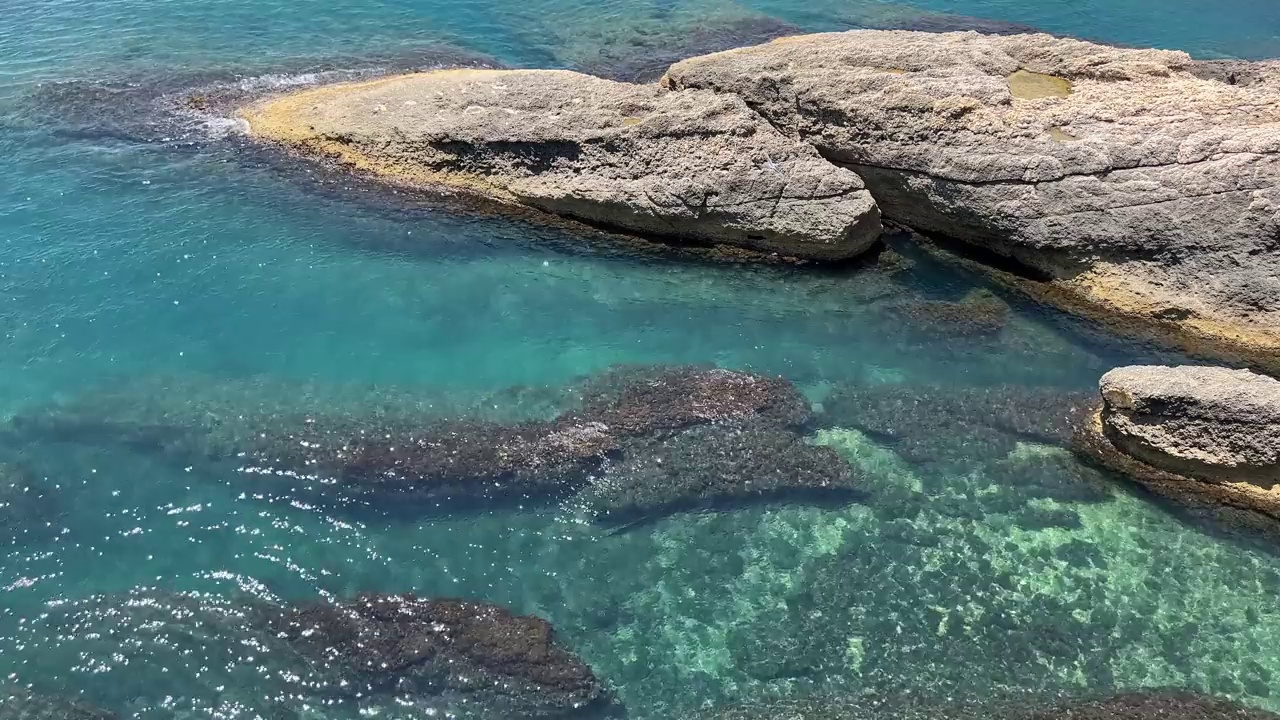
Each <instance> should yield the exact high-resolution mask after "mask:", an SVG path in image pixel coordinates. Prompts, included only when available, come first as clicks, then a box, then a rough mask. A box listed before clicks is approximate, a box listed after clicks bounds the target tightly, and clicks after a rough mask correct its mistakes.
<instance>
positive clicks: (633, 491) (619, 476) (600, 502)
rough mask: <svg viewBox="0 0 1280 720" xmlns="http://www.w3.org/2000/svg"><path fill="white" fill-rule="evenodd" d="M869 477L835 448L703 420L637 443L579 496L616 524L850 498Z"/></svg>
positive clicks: (761, 427) (765, 428)
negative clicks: (679, 514) (761, 505)
mask: <svg viewBox="0 0 1280 720" xmlns="http://www.w3.org/2000/svg"><path fill="white" fill-rule="evenodd" d="M864 492H865V488H864V486H863V484H862V478H860V477H857V476H855V474H854V473H853V470H852V468H851V467H850V466H849V464H848V463H847V462H845V461H844V460H843V459H841V457H840V456H839V455H838V454H837V453H836V451H835V450H833V449H831V448H829V447H822V446H817V445H811V444H809V443H807V442H805V441H804V439H803V438H801V437H800V436H799V435H797V434H795V433H794V432H790V431H787V430H784V429H779V428H776V427H770V426H769V425H767V424H762V423H747V424H720V425H703V426H699V427H695V428H691V429H689V430H686V431H684V432H682V433H679V434H677V435H675V436H673V437H670V438H667V439H663V440H657V441H653V440H647V441H639V442H636V443H634V444H633V445H632V446H631V447H629V448H628V449H627V452H626V454H625V456H624V457H623V459H622V460H620V461H618V462H616V463H613V464H611V465H610V466H609V467H608V468H607V469H606V470H605V472H604V473H603V475H602V476H601V477H600V478H599V479H597V480H595V481H593V482H592V484H591V486H590V487H588V488H586V489H584V490H583V492H582V493H581V495H580V496H579V497H578V500H579V501H580V502H582V503H583V504H584V505H586V507H587V508H588V509H590V510H592V511H593V512H594V513H595V514H596V516H597V517H599V518H600V519H602V520H605V521H608V522H627V521H634V520H640V519H644V518H654V517H660V516H662V515H666V514H670V513H672V512H676V511H681V510H699V509H717V508H721V507H725V506H729V507H736V506H740V505H742V504H744V503H750V502H753V501H755V502H762V501H790V502H807V503H816V504H822V503H826V502H831V503H839V504H845V503H848V502H851V501H853V500H856V499H858V498H859V497H860V496H861V495H862V494H863V493H864Z"/></svg>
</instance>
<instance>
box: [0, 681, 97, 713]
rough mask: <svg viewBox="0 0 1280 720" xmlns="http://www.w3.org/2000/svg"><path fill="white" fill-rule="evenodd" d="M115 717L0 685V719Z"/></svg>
mask: <svg viewBox="0 0 1280 720" xmlns="http://www.w3.org/2000/svg"><path fill="white" fill-rule="evenodd" d="M118 717H119V716H118V715H116V714H115V713H112V712H107V711H106V710H100V709H98V708H95V707H92V706H90V705H86V704H84V703H82V702H79V701H74V700H64V699H62V698H54V697H49V696H45V695H36V694H34V693H31V692H30V691H28V690H26V689H24V688H19V687H12V686H0V720H117V718H118Z"/></svg>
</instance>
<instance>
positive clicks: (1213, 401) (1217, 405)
mask: <svg viewBox="0 0 1280 720" xmlns="http://www.w3.org/2000/svg"><path fill="white" fill-rule="evenodd" d="M1100 388H1101V391H1102V398H1103V401H1104V402H1105V403H1106V405H1105V409H1104V411H1103V418H1102V419H1103V422H1104V423H1105V425H1106V428H1107V432H1108V434H1109V436H1110V437H1111V438H1112V439H1113V440H1114V441H1116V443H1117V445H1119V446H1120V447H1122V448H1124V450H1125V451H1127V452H1129V453H1130V454H1132V455H1136V456H1138V457H1140V458H1142V459H1143V460H1146V461H1148V462H1150V463H1151V464H1153V465H1159V466H1162V467H1166V468H1168V469H1171V470H1176V471H1178V472H1182V473H1185V474H1187V475H1194V476H1197V477H1203V478H1204V479H1206V480H1211V481H1212V480H1225V481H1232V480H1247V481H1251V482H1255V483H1265V484H1267V485H1270V484H1273V483H1275V482H1277V481H1280V381H1277V380H1275V379H1273V378H1270V377H1267V376H1265V375H1258V374H1256V373H1253V372H1250V371H1248V370H1228V369H1226V368H1217V367H1193V366H1184V367H1160V366H1152V367H1124V368H1119V369H1116V370H1112V371H1111V372H1109V373H1107V374H1106V375H1104V376H1103V377H1102V382H1101V383H1100Z"/></svg>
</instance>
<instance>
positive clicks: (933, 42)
mask: <svg viewBox="0 0 1280 720" xmlns="http://www.w3.org/2000/svg"><path fill="white" fill-rule="evenodd" d="M241 117H242V118H243V119H245V120H246V121H247V123H248V126H249V128H250V134H251V135H252V136H254V137H256V138H258V139H259V140H262V141H264V142H267V143H270V144H274V145H277V146H283V147H285V148H287V149H289V150H290V151H292V152H296V153H298V154H300V155H302V156H304V157H310V158H324V159H328V160H336V161H337V163H339V165H341V166H343V167H346V168H349V169H351V170H354V171H356V172H358V173H360V174H363V175H367V176H371V177H373V178H374V179H376V180H378V181H381V182H385V183H390V184H392V185H394V186H397V187H401V188H406V187H407V188H412V189H417V190H424V191H425V190H431V191H435V192H446V193H454V194H458V195H461V196H464V197H472V196H474V197H481V198H484V199H487V200H490V201H496V202H498V203H505V204H508V205H511V206H515V207H521V208H527V209H532V210H535V211H541V212H545V213H548V214H550V215H554V216H559V217H563V218H569V219H571V220H576V221H582V222H585V223H587V224H589V225H593V226H597V227H603V228H607V229H611V230H622V231H624V232H629V233H633V234H638V235H641V236H645V237H654V238H658V239H662V240H665V241H670V242H675V243H687V244H694V245H701V246H711V247H719V248H734V249H742V250H746V251H749V252H755V253H770V254H773V255H777V256H788V257H797V258H800V259H804V260H811V261H832V260H840V259H847V258H850V257H855V256H857V255H859V254H861V253H864V252H865V251H866V250H868V249H869V248H870V247H872V246H873V245H874V244H875V243H876V241H877V239H878V237H879V234H880V232H881V216H882V215H883V217H884V219H885V220H887V221H891V222H892V223H893V224H894V225H897V226H903V227H906V228H909V229H910V230H912V231H914V232H915V233H918V235H917V237H918V238H919V239H920V240H921V241H922V242H923V243H925V244H932V243H934V241H935V240H937V241H938V242H941V243H947V244H950V245H951V246H953V247H958V248H959V249H960V252H961V253H962V254H970V255H972V256H973V257H975V258H977V261H976V262H974V263H970V264H976V265H978V266H980V267H981V266H983V265H986V266H988V267H989V268H990V270H991V272H992V273H993V274H995V275H997V276H998V277H999V279H1000V280H1002V281H1003V282H1005V283H1006V284H1007V285H1011V286H1014V287H1017V288H1018V289H1020V290H1023V291H1024V292H1025V293H1026V294H1028V295H1031V296H1032V297H1034V298H1036V299H1038V300H1041V301H1044V302H1048V303H1050V304H1053V305H1056V306H1058V307H1059V308H1062V309H1064V310H1067V311H1068V312H1070V313H1073V314H1077V315H1082V316H1086V317H1090V318H1093V319H1098V320H1102V321H1104V322H1106V323H1107V324H1109V325H1111V326H1113V327H1117V326H1118V327H1119V328H1120V329H1121V330H1122V331H1125V332H1132V333H1135V334H1139V335H1145V336H1150V337H1156V338H1159V339H1161V340H1163V341H1165V342H1168V343H1171V344H1175V345H1178V346H1180V347H1182V348H1184V349H1186V350H1189V351H1191V352H1192V353H1193V354H1196V355H1198V356H1207V357H1212V358H1219V359H1223V360H1226V361H1230V362H1235V363H1240V364H1244V365H1246V366H1251V367H1254V368H1257V369H1259V370H1262V371H1264V372H1270V373H1273V374H1274V373H1277V372H1280V62H1276V61H1265V62H1253V63H1249V62H1239V61H1232V62H1209V61H1197V60H1193V59H1192V58H1191V57H1189V56H1188V55H1187V54H1185V53H1182V52H1174V51H1165V50H1151V49H1122V48H1116V47H1110V46H1105V45H1098V44H1094V43H1089V42H1084V41H1080V40H1073V39H1066V38H1059V37H1053V36H1050V35H1044V34H1037V33H1014V34H1003V35H1001V34H991V35H984V34H979V33H976V32H952V33H928V32H912V31H878V30H860V31H850V32H842V33H826V34H818V35H800V36H791V37H783V38H779V39H776V40H773V41H771V42H767V43H764V44H761V45H756V46H751V47H743V48H738V49H733V50H727V51H722V52H717V53H713V54H710V55H703V56H698V57H693V58H690V59H687V60H683V61H680V62H677V63H675V64H674V65H672V66H671V67H670V68H669V69H668V70H667V71H666V73H665V74H664V75H663V76H662V78H661V80H660V81H659V82H658V83H651V84H628V83H622V82H616V81H610V80H604V79H600V78H595V77H590V76H587V75H580V74H577V73H571V72H565V71H553V70H518V71H495V70H479V71H477V70H462V71H443V72H432V73H419V74H413V75H402V76H394V77H390V78H385V79H381V80H376V81H371V82H360V83H351V84H345V85H333V86H327V87H320V88H313V89H308V90H302V91H299V92H294V93H289V94H286V95H283V96H280V97H275V98H268V99H266V100H263V101H260V102H258V103H255V104H253V105H251V106H249V107H247V108H244V109H242V111H241ZM935 249H936V248H935ZM1000 309H1001V308H999V307H997V306H996V305H992V306H991V307H990V308H988V307H987V306H986V305H982V304H980V303H975V304H974V307H973V308H972V313H971V314H972V316H973V322H974V323H975V325H974V328H973V330H974V332H979V333H980V332H983V331H984V328H985V327H986V326H984V325H982V323H983V322H988V324H989V325H990V326H991V327H995V328H998V327H999V325H1000V322H1001V319H1000V314H999V311H1000ZM914 311H916V312H928V311H930V308H928V307H921V308H915V309H914ZM988 319H989V321H988ZM1117 372H1118V373H1120V374H1119V375H1117V374H1114V373H1113V374H1112V375H1110V376H1108V378H1106V379H1104V382H1103V388H1102V389H1103V395H1104V397H1105V398H1106V400H1105V402H1104V404H1103V407H1102V409H1101V410H1100V411H1098V412H1097V413H1095V415H1094V416H1093V417H1092V418H1091V419H1088V418H1086V419H1084V420H1080V419H1079V418H1080V415H1081V413H1080V412H1079V408H1080V407H1082V404H1081V403H1080V402H1076V401H1074V400H1072V401H1070V402H1068V403H1067V406H1064V407H1063V408H1061V412H1060V413H1056V415H1057V417H1055V419H1054V420H1053V421H1047V422H1048V425H1045V426H1044V427H1036V428H1032V435H1033V436H1034V434H1035V433H1037V432H1049V433H1051V434H1054V435H1055V436H1062V435H1064V433H1063V432H1062V430H1061V428H1057V426H1059V425H1064V423H1066V422H1067V421H1068V420H1074V425H1075V427H1076V428H1077V430H1076V440H1075V443H1076V445H1077V449H1078V450H1079V451H1080V452H1081V453H1082V454H1083V455H1084V456H1086V457H1088V458H1091V459H1092V460H1094V461H1096V462H1099V463H1101V464H1102V465H1104V466H1106V467H1108V468H1110V469H1112V470H1115V471H1119V472H1121V473H1122V474H1125V475H1128V476H1130V477H1134V478H1135V479H1137V480H1138V481H1139V482H1142V483H1143V484H1145V485H1147V486H1148V487H1149V488H1151V489H1153V490H1155V491H1156V492H1158V493H1160V494H1163V495H1167V496H1172V497H1176V498H1179V499H1184V500H1185V499H1186V498H1188V497H1191V498H1193V499H1194V502H1193V503H1192V504H1200V505H1206V504H1208V505H1212V506H1213V507H1215V508H1221V507H1224V506H1225V507H1228V508H1233V509H1234V510H1235V511H1237V512H1236V514H1237V515H1240V514H1241V513H1243V516H1244V517H1245V519H1246V520H1247V522H1246V523H1245V524H1248V525H1250V526H1257V525H1259V524H1261V525H1264V526H1265V525H1267V524H1268V523H1269V522H1271V521H1272V520H1275V519H1276V518H1277V517H1280V510H1277V504H1276V503H1275V502H1274V500H1273V499H1272V495H1273V492H1272V490H1271V485H1272V484H1274V482H1275V478H1274V477H1272V476H1274V475H1275V472H1274V464H1275V459H1274V457H1272V455H1274V453H1275V450H1274V448H1270V447H1269V449H1268V450H1267V451H1266V452H1269V453H1271V455H1267V457H1270V458H1272V459H1271V460H1269V461H1267V462H1270V463H1271V464H1272V467H1271V470H1269V471H1268V472H1270V475H1269V476H1268V477H1267V478H1263V479H1261V480H1259V478H1258V477H1253V476H1250V477H1248V478H1243V479H1242V478H1239V477H1234V476H1233V477H1231V478H1224V477H1221V476H1218V475H1214V476H1213V477H1206V476H1205V475H1204V474H1203V473H1202V472H1198V471H1200V470H1204V468H1205V467H1209V466H1210V465H1212V463H1209V465H1204V464H1203V463H1202V464H1201V465H1197V466H1196V467H1195V468H1192V469H1190V470H1189V469H1188V468H1189V465H1188V462H1190V461H1188V460H1187V459H1186V458H1180V457H1178V456H1177V453H1176V452H1172V453H1161V452H1156V451H1153V450H1152V439H1151V438H1150V437H1145V438H1141V441H1136V440H1135V437H1137V435H1135V433H1137V430H1136V429H1137V428H1138V427H1140V426H1141V427H1164V428H1173V429H1171V430H1169V433H1170V434H1168V435H1165V436H1162V437H1163V439H1164V440H1166V441H1169V442H1173V443H1174V444H1177V443H1178V442H1179V441H1187V439H1186V438H1178V437H1177V436H1178V433H1180V432H1186V429H1187V428H1188V427H1196V428H1200V429H1201V430H1204V432H1203V433H1202V434H1201V435H1200V436H1197V438H1196V440H1195V442H1202V444H1203V443H1219V444H1224V443H1225V447H1228V448H1231V450H1227V451H1223V452H1227V453H1228V454H1230V452H1233V451H1238V452H1243V450H1242V449H1241V446H1240V445H1239V443H1236V444H1232V443H1233V442H1234V441H1236V440H1239V439H1240V438H1239V437H1237V436H1235V435H1232V428H1238V427H1239V426H1240V423H1239V422H1238V421H1239V420H1240V418H1239V417H1237V415H1236V413H1237V412H1238V411H1240V409H1241V408H1242V407H1246V406H1248V407H1250V408H1254V409H1257V408H1259V407H1262V408H1265V412H1267V413H1271V415H1272V416H1277V415H1280V393H1277V392H1273V391H1265V390H1263V389H1261V388H1262V383H1260V382H1254V383H1243V384H1242V383H1241V382H1239V381H1238V379H1237V380H1230V379H1227V378H1228V375H1226V374H1224V373H1229V372H1230V371H1225V370H1193V369H1185V368H1182V369H1175V370H1171V371H1169V372H1168V373H1166V376H1165V377H1163V380H1161V381H1159V382H1156V385H1155V386H1152V385H1151V384H1150V383H1147V384H1146V385H1143V387H1145V388H1146V389H1148V390H1152V388H1153V387H1156V386H1159V387H1161V388H1163V390H1160V391H1156V390H1153V392H1156V394H1157V395H1158V394H1159V392H1163V391H1164V390H1168V383H1169V382H1173V380H1172V379H1171V378H1181V379H1180V380H1178V382H1182V383H1183V384H1184V385H1185V386H1186V387H1189V388H1195V387H1199V388H1217V387H1218V386H1219V385H1221V384H1223V383H1226V384H1227V385H1230V386H1231V387H1232V388H1233V392H1235V393H1236V394H1235V395H1233V397H1245V396H1249V395H1250V393H1255V392H1258V393H1261V394H1260V395H1257V396H1256V397H1253V399H1252V400H1251V401H1249V402H1245V401H1243V400H1242V401H1241V403H1237V404H1236V405H1234V406H1224V405H1216V406H1213V407H1214V411H1213V412H1210V413H1208V414H1206V415H1203V416H1196V417H1195V419H1194V420H1188V417H1187V416H1185V415H1179V412H1194V411H1196V410H1204V408H1205V407H1209V405H1204V404H1201V405H1197V404H1196V403H1193V402H1189V401H1187V402H1181V403H1174V405H1173V406H1172V407H1173V408H1174V409H1171V410H1168V412H1169V413H1171V415H1170V416H1169V417H1164V416H1161V417H1147V416H1143V417H1142V418H1141V419H1135V416H1133V415H1131V414H1127V413H1128V410H1126V409H1122V408H1121V407H1119V406H1117V405H1116V398H1117V397H1119V396H1120V394H1122V393H1120V392H1119V391H1118V390H1117V389H1116V386H1115V384H1114V383H1115V382H1117V378H1118V377H1121V376H1123V375H1124V371H1117ZM1153 372H1155V370H1150V371H1146V374H1145V375H1143V377H1146V379H1147V380H1150V376H1151V373H1153ZM1210 376H1212V377H1210ZM1162 383H1163V384H1162ZM1191 396H1192V395H1191V394H1188V393H1184V394H1183V396H1182V399H1183V400H1186V399H1187V398H1188V397H1191ZM1250 402H1251V403H1252V404H1250ZM865 409H866V408H865V407H863V406H862V405H859V410H860V411H862V410H865ZM1254 415H1256V413H1255V414H1254ZM1048 416H1055V413H1054V412H1049V413H1048ZM1251 417H1254V416H1251ZM1254 419H1256V417H1254ZM1121 425H1123V427H1121ZM1051 426H1052V427H1051ZM1277 427H1280V425H1276V424H1275V423H1274V422H1273V423H1272V424H1271V425H1268V426H1267V428H1268V429H1267V430H1266V432H1272V431H1274V430H1275V429H1276V428H1277ZM1055 428H1056V429H1055ZM1206 428H1207V429H1206ZM1215 428H1216V429H1217V430H1221V431H1222V432H1215ZM1223 428H1226V429H1225V430H1223ZM872 429H873V430H874V428H872ZM1138 434H1139V435H1140V433H1138ZM1252 439H1253V440H1256V439H1257V438H1256V437H1253V438H1252ZM764 444H765V445H768V443H764ZM1157 444H1158V443H1157ZM1246 444H1247V443H1246ZM1184 445H1185V442H1184ZM1252 449H1253V450H1255V451H1257V452H1262V451H1261V450H1259V449H1258V448H1256V447H1254V448H1252ZM671 451H672V449H670V448H667V449H662V450H661V451H659V452H658V454H662V452H671ZM1206 453H1208V454H1209V455H1211V454H1212V452H1211V451H1210V450H1208V449H1204V450H1203V452H1202V453H1201V455H1202V456H1205V455H1206ZM783 454H784V455H785V453H783ZM1256 454H1257V453H1255V455H1256ZM1263 454H1266V453H1265V452H1263ZM1250 457H1251V458H1252V457H1253V456H1250ZM1248 462H1252V460H1249V461H1248ZM1186 478H1192V479H1190V480H1187V479H1186ZM1259 514H1260V515H1259ZM1259 517H1261V518H1264V519H1265V521H1264V520H1259ZM1233 521H1234V522H1240V521H1241V519H1240V517H1236V518H1235V519H1234V520H1233Z"/></svg>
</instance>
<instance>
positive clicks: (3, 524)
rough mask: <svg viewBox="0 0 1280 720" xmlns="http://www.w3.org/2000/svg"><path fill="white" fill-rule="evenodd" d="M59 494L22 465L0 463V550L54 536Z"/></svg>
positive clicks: (60, 509) (59, 506)
mask: <svg viewBox="0 0 1280 720" xmlns="http://www.w3.org/2000/svg"><path fill="white" fill-rule="evenodd" d="M62 494H64V493H61V492H59V490H58V489H57V488H55V487H53V486H51V485H50V483H48V482H46V481H45V480H43V479H41V478H39V477H37V476H35V475H34V474H33V473H31V471H30V470H29V469H28V468H26V467H24V466H23V465H21V464H18V463H12V462H3V461H0V548H4V547H5V546H6V545H18V544H22V543H26V542H31V541H32V540H36V539H43V538H47V537H48V536H50V535H54V534H56V533H57V531H58V529H59V527H58V526H57V525H56V524H55V522H56V520H57V519H58V518H59V516H60V515H61V511H62V508H61V503H60V502H59V498H60V495H62Z"/></svg>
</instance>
